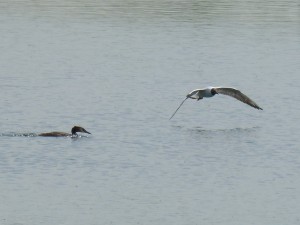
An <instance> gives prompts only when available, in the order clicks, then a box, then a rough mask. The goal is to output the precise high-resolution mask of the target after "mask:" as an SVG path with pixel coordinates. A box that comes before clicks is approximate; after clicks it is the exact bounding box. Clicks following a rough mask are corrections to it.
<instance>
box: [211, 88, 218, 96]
mask: <svg viewBox="0 0 300 225" xmlns="http://www.w3.org/2000/svg"><path fill="white" fill-rule="evenodd" d="M210 93H211V94H212V95H213V96H214V95H215V94H218V92H217V91H216V89H214V88H212V89H211V90H210Z"/></svg>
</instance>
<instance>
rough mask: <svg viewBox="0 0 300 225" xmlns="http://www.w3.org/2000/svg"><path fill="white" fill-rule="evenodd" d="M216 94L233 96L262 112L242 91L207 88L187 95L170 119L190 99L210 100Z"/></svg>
mask: <svg viewBox="0 0 300 225" xmlns="http://www.w3.org/2000/svg"><path fill="white" fill-rule="evenodd" d="M215 94H223V95H228V96H231V97H233V98H235V99H237V100H239V101H241V102H243V103H245V104H248V105H250V106H252V107H253V108H256V109H259V110H262V108H261V107H259V106H258V105H257V104H256V103H255V102H254V101H253V100H252V99H250V98H249V97H248V96H246V95H245V94H243V93H242V92H241V91H239V90H237V89H235V88H231V87H207V88H204V89H195V90H193V91H191V92H190V93H188V94H187V96H186V98H185V99H184V100H183V102H182V103H181V104H180V105H179V107H178V108H177V109H176V111H175V112H174V113H173V115H172V116H171V118H170V119H172V117H173V116H174V115H175V113H176V112H177V111H178V109H179V108H180V107H181V106H182V105H183V103H184V102H185V100H187V99H188V98H191V99H196V100H197V101H199V100H200V99H203V98H210V97H213V96H214V95H215Z"/></svg>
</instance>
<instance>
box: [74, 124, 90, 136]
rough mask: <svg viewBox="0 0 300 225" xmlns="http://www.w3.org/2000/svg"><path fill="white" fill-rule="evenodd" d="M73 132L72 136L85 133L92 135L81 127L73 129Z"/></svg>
mask: <svg viewBox="0 0 300 225" xmlns="http://www.w3.org/2000/svg"><path fill="white" fill-rule="evenodd" d="M71 132H72V135H77V134H76V132H83V133H87V134H91V133H90V132H88V131H87V130H86V129H84V128H83V127H79V126H75V127H73V128H72V130H71Z"/></svg>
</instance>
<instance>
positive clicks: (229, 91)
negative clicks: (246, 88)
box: [214, 87, 262, 110]
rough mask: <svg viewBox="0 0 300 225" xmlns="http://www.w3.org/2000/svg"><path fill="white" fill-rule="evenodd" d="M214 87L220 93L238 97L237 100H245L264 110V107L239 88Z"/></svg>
mask: <svg viewBox="0 0 300 225" xmlns="http://www.w3.org/2000/svg"><path fill="white" fill-rule="evenodd" d="M214 89H215V90H216V92H217V93H218V94H223V95H228V96H231V97H233V98H236V99H237V100H239V101H241V102H244V103H246V104H248V105H250V106H252V107H254V108H256V109H260V110H262V108H260V107H259V106H258V105H257V104H256V103H255V102H254V101H253V100H252V99H250V98H249V97H248V96H246V95H245V94H243V93H242V92H240V91H239V90H237V89H234V88H225V87H217V88H214Z"/></svg>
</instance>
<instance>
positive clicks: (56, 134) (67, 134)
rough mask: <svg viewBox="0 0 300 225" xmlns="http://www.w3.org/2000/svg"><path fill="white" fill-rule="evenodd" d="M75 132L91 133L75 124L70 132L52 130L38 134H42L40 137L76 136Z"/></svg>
mask: <svg viewBox="0 0 300 225" xmlns="http://www.w3.org/2000/svg"><path fill="white" fill-rule="evenodd" d="M77 132H83V133H87V134H91V133H90V132H88V131H86V130H85V129H84V128H82V127H78V126H75V127H73V128H72V130H71V134H69V133H66V132H59V131H54V132H47V133H41V134H39V135H38V136H42V137H73V136H77Z"/></svg>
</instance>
